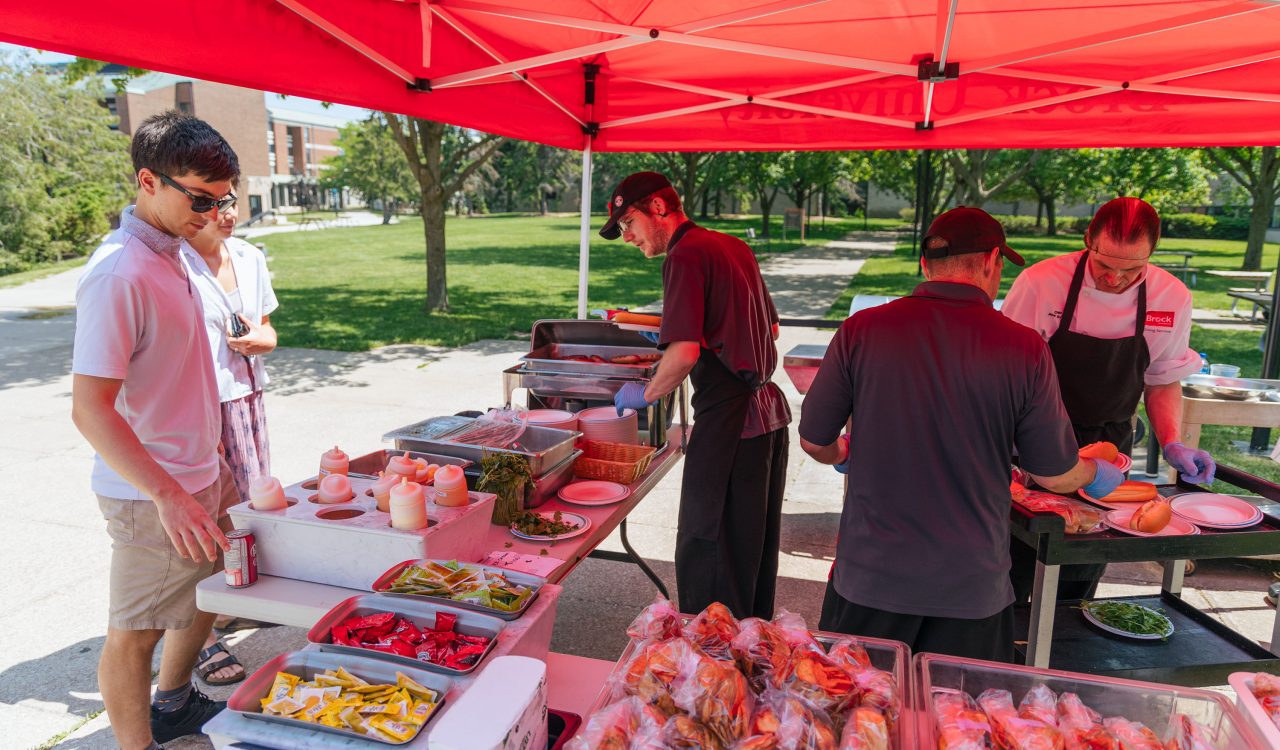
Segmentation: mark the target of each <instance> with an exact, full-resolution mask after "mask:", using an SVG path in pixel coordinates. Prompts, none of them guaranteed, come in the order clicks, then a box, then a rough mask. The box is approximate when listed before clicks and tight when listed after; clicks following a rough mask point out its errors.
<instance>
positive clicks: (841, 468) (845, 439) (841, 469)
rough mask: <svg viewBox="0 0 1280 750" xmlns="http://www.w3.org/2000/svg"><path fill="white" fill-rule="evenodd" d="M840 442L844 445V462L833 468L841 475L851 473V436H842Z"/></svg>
mask: <svg viewBox="0 0 1280 750" xmlns="http://www.w3.org/2000/svg"><path fill="white" fill-rule="evenodd" d="M840 442H842V443H844V460H843V461H839V462H837V463H836V464H835V465H834V466H832V467H831V468H833V469H835V470H836V472H837V473H839V474H848V473H849V436H848V435H841V436H840Z"/></svg>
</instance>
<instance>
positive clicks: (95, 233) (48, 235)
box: [0, 61, 130, 273]
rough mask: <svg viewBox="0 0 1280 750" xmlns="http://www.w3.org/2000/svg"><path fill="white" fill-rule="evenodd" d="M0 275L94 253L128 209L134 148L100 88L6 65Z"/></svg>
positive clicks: (0, 141) (0, 134)
mask: <svg viewBox="0 0 1280 750" xmlns="http://www.w3.org/2000/svg"><path fill="white" fill-rule="evenodd" d="M0 97H3V101H4V102H5V111H4V115H3V116H0V273H7V272H12V271H18V270H22V269H23V268H24V267H27V266H29V265H30V264H33V263H40V262H46V261H51V260H61V259H64V258H69V257H74V256H76V255H83V254H85V253H87V252H89V251H90V250H92V249H93V248H94V247H95V246H96V245H97V244H98V242H99V241H100V240H101V238H102V235H103V234H105V233H106V232H107V231H108V230H109V229H110V217H111V216H113V215H115V214H118V213H119V212H120V209H121V208H123V207H124V206H125V205H126V204H127V203H128V201H129V172H130V169H129V141H128V139H127V138H126V137H125V136H123V135H121V134H120V133H119V132H117V131H114V130H112V129H111V126H112V124H113V122H114V120H113V118H112V116H111V114H110V113H109V112H108V111H107V110H106V108H105V107H103V106H102V105H101V104H100V103H99V98H98V91H97V89H96V88H95V87H91V86H86V87H80V88H77V87H73V86H72V85H71V84H69V83H68V82H67V81H66V80H65V79H64V78H62V77H61V76H56V75H50V74H48V73H46V72H44V71H43V70H41V69H37V68H33V67H31V66H28V65H20V64H9V63H6V62H4V61H0Z"/></svg>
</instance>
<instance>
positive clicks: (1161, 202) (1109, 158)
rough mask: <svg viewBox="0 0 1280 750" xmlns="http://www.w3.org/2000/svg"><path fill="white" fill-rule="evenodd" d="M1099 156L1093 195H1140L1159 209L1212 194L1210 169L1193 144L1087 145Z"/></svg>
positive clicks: (1169, 207) (1203, 198)
mask: <svg viewBox="0 0 1280 750" xmlns="http://www.w3.org/2000/svg"><path fill="white" fill-rule="evenodd" d="M1086 151H1088V152H1089V153H1090V154H1091V155H1092V156H1094V157H1096V158H1097V162H1096V166H1095V167H1094V169H1095V170H1096V171H1095V176H1094V182H1095V184H1097V185H1098V186H1099V187H1100V190H1099V191H1098V192H1097V193H1095V195H1094V197H1095V198H1097V199H1099V200H1102V199H1108V200H1109V199H1111V198H1115V197H1118V196H1131V197H1134V198H1141V199H1142V200H1145V201H1147V202H1148V203H1150V204H1151V205H1153V206H1155V208H1156V210H1158V211H1174V210H1177V208H1178V207H1179V206H1182V205H1186V204H1201V203H1203V202H1204V201H1205V200H1206V199H1207V198H1208V197H1209V180H1208V172H1207V170H1205V168H1204V167H1203V166H1202V165H1201V164H1200V155H1199V154H1198V153H1197V151H1196V150H1195V149H1190V148H1100V149H1086Z"/></svg>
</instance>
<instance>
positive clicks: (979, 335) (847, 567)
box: [800, 282, 1077, 619]
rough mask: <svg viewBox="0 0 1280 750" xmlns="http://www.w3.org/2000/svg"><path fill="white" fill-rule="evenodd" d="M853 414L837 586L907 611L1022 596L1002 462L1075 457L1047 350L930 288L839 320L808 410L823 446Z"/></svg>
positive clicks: (948, 290)
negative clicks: (1013, 566) (1014, 573)
mask: <svg viewBox="0 0 1280 750" xmlns="http://www.w3.org/2000/svg"><path fill="white" fill-rule="evenodd" d="M850 417H852V419H853V428H852V433H851V435H850V463H849V489H848V492H847V493H846V495H845V501H844V512H843V513H842V514H841V517H840V537H839V541H838V543H837V551H836V564H835V570H834V576H835V579H834V582H835V588H836V591H837V592H839V594H840V595H841V596H843V597H844V598H845V599H848V600H849V601H852V602H854V603H856V604H861V605H863V606H865V607H874V608H876V609H882V610H887V611H889V612H897V613H900V614H909V615H923V616H930V617H957V618H966V619H977V618H984V617H990V616H991V615H994V614H996V613H997V612H999V611H1000V610H1001V609H1003V608H1004V607H1006V606H1008V605H1009V604H1010V603H1011V602H1012V601H1013V589H1012V588H1011V587H1010V585H1009V574H1008V573H1009V502H1010V499H1009V467H1010V459H1011V457H1012V455H1013V452H1014V448H1015V447H1016V448H1017V452H1018V455H1019V460H1020V463H1021V466H1022V467H1023V468H1025V469H1026V470H1027V471H1030V472H1032V473H1033V474H1040V475H1043V476H1056V475H1058V474H1064V473H1066V472H1067V471H1069V470H1070V469H1071V468H1072V467H1073V466H1075V464H1076V461H1077V456H1076V442H1075V439H1074V437H1073V436H1072V433H1071V423H1070V421H1069V420H1068V419H1067V413H1066V410H1065V409H1064V408H1063V406H1062V399H1061V397H1060V395H1059V392H1058V377H1057V373H1056V371H1055V370H1054V367H1053V358H1052V356H1051V355H1050V354H1049V350H1048V347H1046V346H1045V343H1044V341H1043V340H1042V339H1041V338H1040V336H1039V335H1038V334H1037V333H1036V332H1035V331H1033V330H1031V329H1030V328H1026V327H1024V326H1022V325H1019V324H1017V323H1014V322H1013V321H1011V320H1009V319H1008V318H1006V317H1004V316H1003V315H1001V314H1000V313H998V312H996V311H995V310H994V309H993V308H992V307H991V300H990V299H989V298H988V297H987V295H986V293H985V292H983V291H982V290H981V289H978V288H977V287H974V286H969V285H967V284H955V283H948V282H926V283H924V284H921V285H920V286H918V287H916V289H915V291H914V292H913V293H912V294H911V296H910V297H903V298H902V299H899V300H896V301H894V302H890V303H888V304H886V305H881V306H878V307H873V308H869V309H867V310H863V311H861V312H859V313H857V314H856V315H853V316H852V317H850V318H849V319H848V320H846V321H845V322H844V324H843V325H842V326H841V327H840V330H839V331H838V332H837V333H836V335H835V337H834V339H833V340H832V342H831V345H830V347H829V348H828V349H827V354H826V357H825V358H824V359H823V361H822V366H821V368H820V369H819V370H818V375H817V378H816V379H815V380H814V382H813V385H812V387H811V388H810V389H809V393H808V395H807V396H806V397H805V400H804V406H803V410H802V413H801V418H800V436H801V437H803V438H804V439H805V440H808V441H809V442H811V443H816V444H818V445H828V444H830V443H831V442H833V441H834V440H835V439H836V438H837V437H838V436H839V434H840V432H841V430H842V429H843V427H844V425H845V421H846V420H848V419H849V418H850Z"/></svg>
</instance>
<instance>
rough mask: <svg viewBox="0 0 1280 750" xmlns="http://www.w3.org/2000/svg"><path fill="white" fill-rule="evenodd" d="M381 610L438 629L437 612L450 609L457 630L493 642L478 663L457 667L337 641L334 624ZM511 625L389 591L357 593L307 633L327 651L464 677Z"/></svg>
mask: <svg viewBox="0 0 1280 750" xmlns="http://www.w3.org/2000/svg"><path fill="white" fill-rule="evenodd" d="M381 612H391V613H393V614H395V615H396V616H397V617H403V618H405V619H406V620H409V621H410V622H412V623H413V624H414V625H416V626H417V627H418V628H419V629H421V630H434V629H435V624H436V613H437V612H448V613H450V614H453V615H456V616H457V618H458V622H457V627H456V631H457V632H459V633H461V634H462V635H482V636H484V637H485V638H488V639H489V645H487V646H485V648H484V651H483V652H482V653H481V654H480V658H479V659H476V663H475V664H472V665H471V666H469V667H467V668H465V669H453V668H452V667H446V666H444V665H443V664H435V663H432V662H429V661H422V660H421V659H411V658H409V657H407V656H400V655H399V654H390V653H386V652H383V651H374V650H372V649H367V648H361V647H359V646H344V645H341V644H337V643H334V642H333V638H332V637H331V631H332V630H333V626H335V625H339V624H341V623H342V622H343V621H345V620H348V619H350V618H352V617H365V616H367V615H376V614H378V613H381ZM506 627H507V624H506V622H504V621H503V620H500V619H498V618H497V617H492V616H490V615H482V614H480V613H478V612H474V611H471V610H464V609H462V608H460V607H457V606H445V605H443V604H437V603H435V602H434V601H427V598H426V597H418V601H412V600H410V599H408V598H405V597H398V596H395V597H393V596H388V595H387V594H360V595H358V596H353V597H351V598H350V599H347V600H346V601H343V602H340V603H339V604H338V605H337V606H336V607H334V608H333V609H331V610H329V611H328V612H327V613H325V615H324V617H321V618H320V619H319V620H317V621H316V624H315V625H313V626H311V630H310V631H309V632H308V633H307V640H308V641H310V642H312V643H317V644H320V645H321V646H325V647H326V649H325V650H327V651H334V652H344V653H349V654H357V655H359V656H369V657H372V658H374V659H382V660H385V661H390V662H395V663H396V664H403V665H404V666H408V667H418V668H420V669H429V670H431V671H432V672H440V673H442V674H447V675H452V676H455V677H457V676H461V675H465V674H471V673H472V672H474V671H475V669H476V667H478V666H480V662H482V661H484V660H485V659H487V658H488V657H489V652H490V651H492V650H493V647H494V646H495V645H497V643H498V636H500V635H501V634H502V631H503V629H504V628H506Z"/></svg>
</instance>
